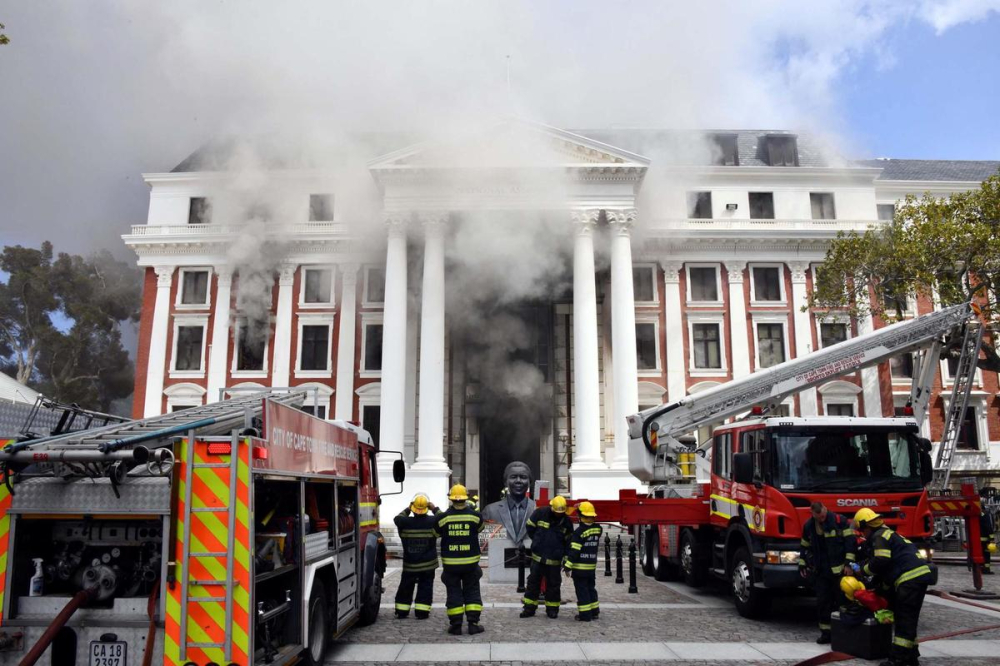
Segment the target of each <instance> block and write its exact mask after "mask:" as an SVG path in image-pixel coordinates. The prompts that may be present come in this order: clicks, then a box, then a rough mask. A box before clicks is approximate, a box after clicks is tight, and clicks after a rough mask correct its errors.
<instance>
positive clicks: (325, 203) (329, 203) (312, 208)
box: [309, 194, 333, 222]
mask: <svg viewBox="0 0 1000 666" xmlns="http://www.w3.org/2000/svg"><path fill="white" fill-rule="evenodd" d="M309 221H310V222H332V221H333V195H332V194H310V195H309Z"/></svg>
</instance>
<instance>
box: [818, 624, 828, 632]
mask: <svg viewBox="0 0 1000 666" xmlns="http://www.w3.org/2000/svg"><path fill="white" fill-rule="evenodd" d="M819 629H820V631H830V625H828V624H826V623H825V622H820V623H819Z"/></svg>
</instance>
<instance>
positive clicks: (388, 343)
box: [379, 217, 407, 469]
mask: <svg viewBox="0 0 1000 666" xmlns="http://www.w3.org/2000/svg"><path fill="white" fill-rule="evenodd" d="M386 229H387V232H388V245H387V247H386V255H385V303H384V307H385V316H384V319H383V327H382V397H381V406H382V410H381V418H380V422H379V430H380V436H381V438H382V441H381V442H380V448H381V450H382V451H384V452H402V450H403V412H404V410H405V408H406V299H407V287H406V219H405V218H403V217H390V218H388V219H387V220H386ZM395 459H396V457H395V456H386V457H385V461H383V462H382V468H383V469H385V468H386V466H387V463H388V465H390V466H391V461H392V460H395Z"/></svg>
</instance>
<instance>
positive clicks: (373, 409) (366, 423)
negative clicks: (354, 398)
mask: <svg viewBox="0 0 1000 666" xmlns="http://www.w3.org/2000/svg"><path fill="white" fill-rule="evenodd" d="M381 419H382V408H381V407H379V406H378V405H362V406H361V427H362V428H364V429H365V430H367V431H368V434H369V435H371V436H372V442H374V443H375V446H376V447H378V437H379V423H380V422H381Z"/></svg>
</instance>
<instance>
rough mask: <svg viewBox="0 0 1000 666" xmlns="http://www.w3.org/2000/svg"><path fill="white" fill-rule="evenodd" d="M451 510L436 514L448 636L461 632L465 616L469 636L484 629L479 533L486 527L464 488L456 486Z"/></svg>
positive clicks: (449, 496) (452, 494) (450, 494)
mask: <svg viewBox="0 0 1000 666" xmlns="http://www.w3.org/2000/svg"><path fill="white" fill-rule="evenodd" d="M448 499H449V500H451V507H450V508H449V509H448V510H447V511H445V512H443V513H439V514H438V515H437V519H436V520H435V522H434V533H435V534H436V535H437V536H439V537H441V565H442V569H443V571H442V573H441V582H442V583H444V587H445V590H446V592H447V596H446V599H445V607H446V608H447V613H448V625H449V626H448V633H449V634H456V635H457V634H461V633H462V615H465V617H466V618H467V619H468V621H469V633H470V634H479V633H482V632H483V627H482V625H481V624H479V616H480V614H481V613H482V612H483V597H482V595H481V594H480V591H479V579H480V578H482V577H483V571H482V569H480V568H479V555H480V552H479V533H480V532H481V531H482V530H483V528H484V527H485V524H484V523H483V518H482V516H480V515H479V512H478V511H476V510H475V509H473V508H472V507H470V506H469V503H468V502H469V493H468V491H466V489H465V486H463V485H461V484H455V485H454V486H452V487H451V492H449V493H448Z"/></svg>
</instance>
